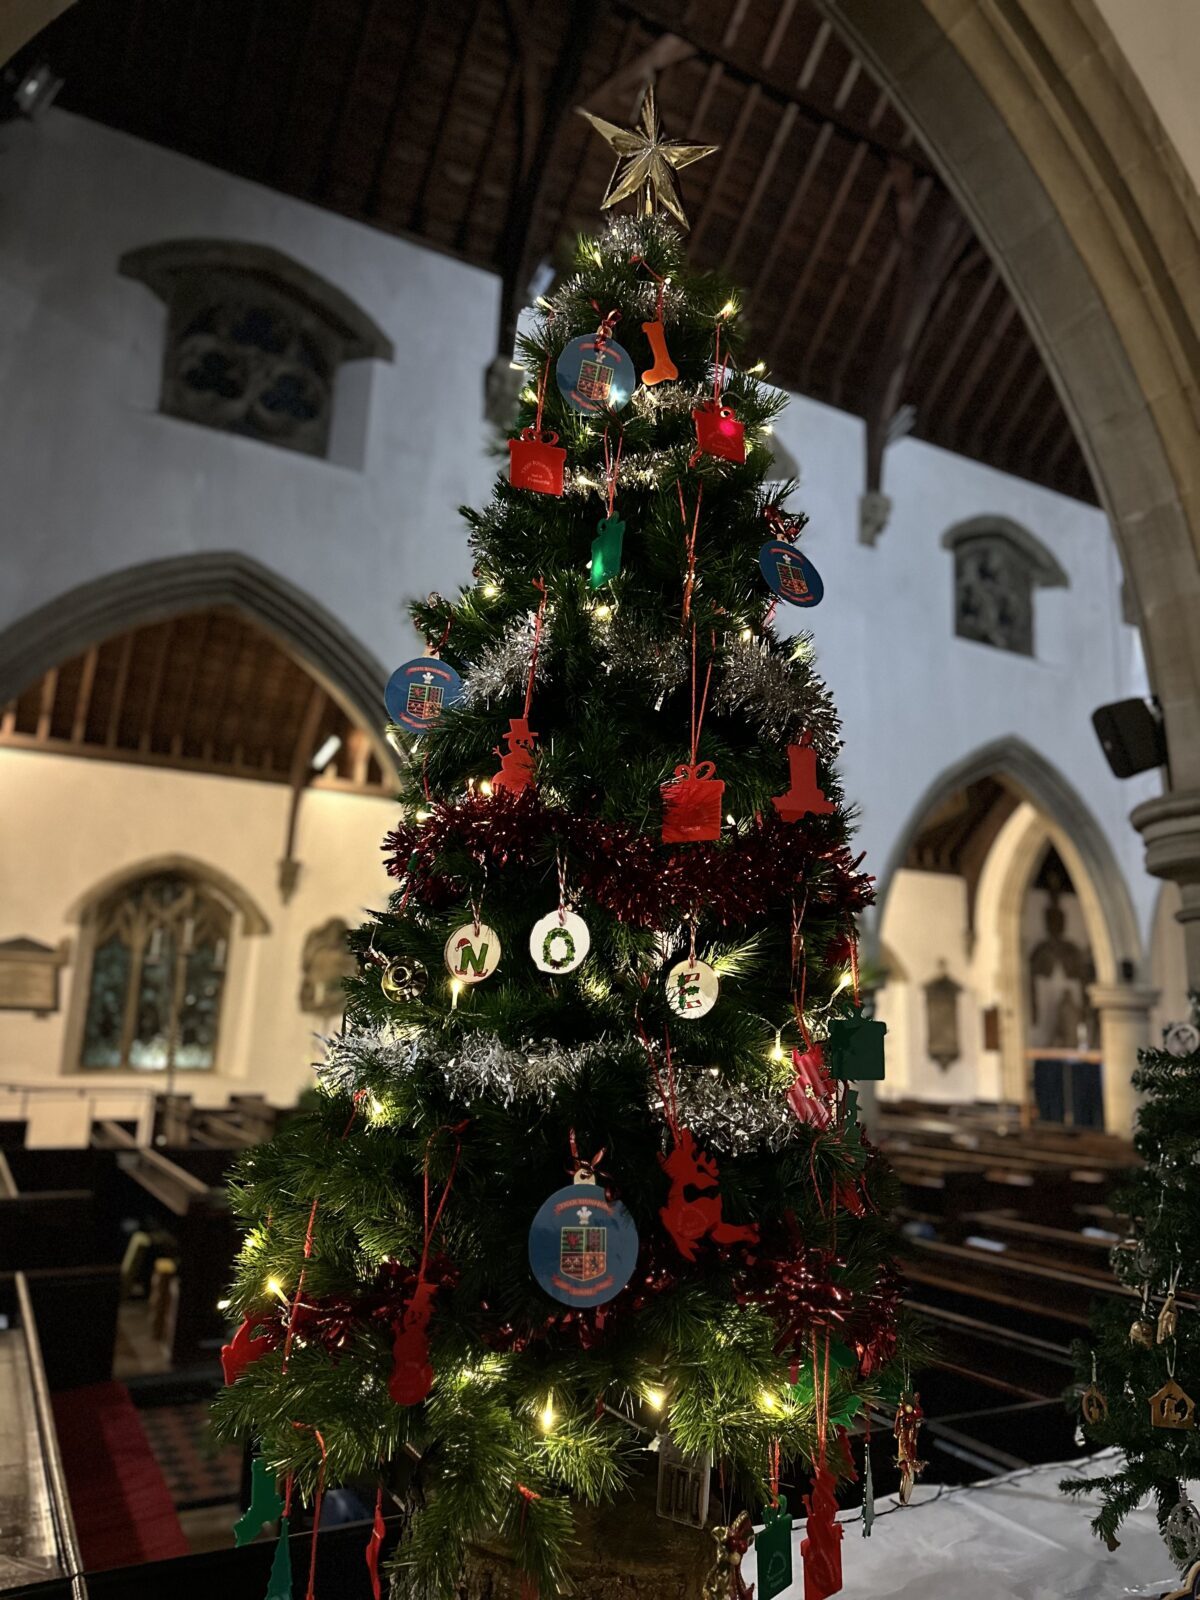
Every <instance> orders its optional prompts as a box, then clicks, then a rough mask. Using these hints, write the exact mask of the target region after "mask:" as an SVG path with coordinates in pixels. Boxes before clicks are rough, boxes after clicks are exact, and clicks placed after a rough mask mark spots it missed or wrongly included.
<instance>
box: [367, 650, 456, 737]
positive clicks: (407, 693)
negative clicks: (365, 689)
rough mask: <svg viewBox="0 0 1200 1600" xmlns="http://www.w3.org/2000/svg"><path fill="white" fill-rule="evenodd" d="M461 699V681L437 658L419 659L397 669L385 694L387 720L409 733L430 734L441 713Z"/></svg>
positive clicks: (453, 671)
mask: <svg viewBox="0 0 1200 1600" xmlns="http://www.w3.org/2000/svg"><path fill="white" fill-rule="evenodd" d="M461 699H462V679H461V678H460V677H459V675H458V673H457V672H455V670H454V668H453V667H451V666H448V665H447V663H446V662H445V661H439V660H438V658H437V657H436V656H418V657H417V658H416V659H415V660H414V661H406V662H405V663H404V665H403V666H402V667H397V668H396V670H395V672H393V673H392V675H391V677H390V678H389V679H388V681H387V688H386V689H385V690H384V691H383V702H384V704H385V705H386V706H387V712H388V716H389V717H391V719H392V721H393V722H395V723H397V724H398V725H399V726H400V727H401V728H406V729H407V730H408V732H409V733H428V731H429V729H430V728H432V727H433V726H434V725H435V724H436V723H438V722H440V721H441V718H442V712H443V711H445V710H446V708H447V707H448V706H452V705H454V704H455V702H456V701H458V700H461Z"/></svg>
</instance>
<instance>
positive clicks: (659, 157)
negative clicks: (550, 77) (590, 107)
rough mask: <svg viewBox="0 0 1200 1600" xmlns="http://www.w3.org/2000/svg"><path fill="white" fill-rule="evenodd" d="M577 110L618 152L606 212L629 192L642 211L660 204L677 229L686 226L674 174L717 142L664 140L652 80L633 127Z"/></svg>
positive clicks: (603, 206) (710, 150) (650, 212)
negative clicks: (683, 142)
mask: <svg viewBox="0 0 1200 1600" xmlns="http://www.w3.org/2000/svg"><path fill="white" fill-rule="evenodd" d="M578 109H579V114H580V116H581V117H586V118H587V120H588V121H589V122H590V123H591V125H592V127H593V128H595V130H596V132H597V133H599V134H600V135H601V136H602V137H603V138H604V139H606V140H607V141H608V143H609V145H611V147H612V149H613V150H614V151H615V152H616V156H617V164H616V166H615V167H614V168H613V175H612V177H611V178H610V179H609V180H608V188H607V189H606V190H605V192H604V199H603V200H602V201H601V202H600V209H601V210H602V211H607V210H608V208H609V206H615V205H616V204H617V203H618V202H619V201H621V200H628V199H629V197H630V195H634V194H636V195H637V196H638V202H639V205H640V207H641V210H642V213H643V215H645V216H647V217H649V216H653V214H654V212H655V211H656V210H657V209H658V208H659V207H661V208H662V209H663V210H664V211H669V212H670V213H671V215H672V216H673V217H674V218H675V220H676V222H678V223H679V225H680V226H681V227H683V228H686V227H687V225H688V220H687V217H686V216H685V215H684V211H683V202H682V201H681V200H680V198H679V185H678V183H677V182H676V180H675V174H676V172H678V171H679V169H680V168H681V167H690V166H691V164H692V162H693V161H701V160H703V159H704V157H705V156H711V155H712V154H713V153H714V152H715V151H716V150H717V149H719V146H718V145H715V144H682V143H680V142H679V141H678V140H675V139H666V138H664V137H663V130H662V124H661V123H660V122H659V120H658V111H657V109H656V107H655V104H654V85H653V84H650V85H649V86H648V88H647V89H646V93H645V95H644V96H643V97H642V104H641V109H640V110H639V111H638V116H637V125H636V126H635V127H633V128H619V127H618V126H617V124H616V123H615V122H606V121H605V120H604V118H603V117H597V116H595V115H594V114H593V113H592V112H590V111H585V110H584V109H583V107H582V106H580V107H579V108H578ZM622 163H624V167H623V168H622Z"/></svg>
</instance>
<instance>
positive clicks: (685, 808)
mask: <svg viewBox="0 0 1200 1600" xmlns="http://www.w3.org/2000/svg"><path fill="white" fill-rule="evenodd" d="M716 770H717V769H716V768H715V767H714V766H713V764H712V762H711V761H695V762H685V763H684V764H683V765H682V766H678V767H676V768H675V776H674V778H672V780H671V781H670V783H664V784H663V785H662V786H661V788H660V789H659V793H660V794H661V795H662V802H663V824H662V837H663V843H664V844H687V843H689V842H692V841H696V840H700V839H719V838H720V837H721V802H722V800H723V798H724V795H725V784H724V782H723V780H722V779H720V778H718V777H716V776H715V773H716Z"/></svg>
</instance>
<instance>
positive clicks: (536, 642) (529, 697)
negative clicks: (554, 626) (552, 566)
mask: <svg viewBox="0 0 1200 1600" xmlns="http://www.w3.org/2000/svg"><path fill="white" fill-rule="evenodd" d="M533 587H534V588H535V589H536V590H537V591H538V593H539V594H540V595H541V599H540V600H539V601H538V608H537V617H536V619H535V621H534V624H533V648H532V650H531V651H530V654H529V678H528V680H527V682H526V684H525V712H524V715H525V719H526V721H528V720H529V708H530V706H531V705H532V704H533V680H534V678H535V677H536V676H537V663H538V650H539V648H540V647H541V643H542V624H543V622H544V621H545V618H546V580H545V578H535V579H534V580H533Z"/></svg>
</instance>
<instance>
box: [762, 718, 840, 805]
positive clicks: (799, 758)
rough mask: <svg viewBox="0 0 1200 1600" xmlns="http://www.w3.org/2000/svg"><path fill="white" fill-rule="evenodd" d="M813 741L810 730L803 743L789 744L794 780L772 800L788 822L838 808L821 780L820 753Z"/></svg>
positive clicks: (789, 760) (789, 762)
mask: <svg viewBox="0 0 1200 1600" xmlns="http://www.w3.org/2000/svg"><path fill="white" fill-rule="evenodd" d="M811 740H812V734H810V733H806V734H805V735H804V738H803V739H802V740H801V741H800V743H799V744H790V745H788V770H789V772H790V774H791V782H790V784H789V786H788V791H787V793H786V794H777V795H775V796H774V797H773V798H772V800H771V804H772V805H773V806H774V807H775V809H776V811H778V813H779V815H780V816H781V817H782V819H783V820H784V822H798V821H799V820H800V818H801V817H807V816H814V815H815V816H819V817H827V816H828V815H829V813H830V812H831V811H834V810H836V809H837V808H836V807H835V806H834V803H833V801H832V800H827V799H826V798H825V791H824V790H823V789H822V788H821V786H820V784H818V782H817V752H816V751H815V750H814V749H813V747H812V743H811Z"/></svg>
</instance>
